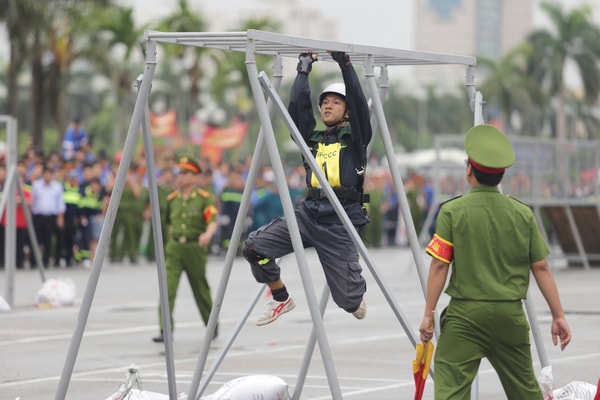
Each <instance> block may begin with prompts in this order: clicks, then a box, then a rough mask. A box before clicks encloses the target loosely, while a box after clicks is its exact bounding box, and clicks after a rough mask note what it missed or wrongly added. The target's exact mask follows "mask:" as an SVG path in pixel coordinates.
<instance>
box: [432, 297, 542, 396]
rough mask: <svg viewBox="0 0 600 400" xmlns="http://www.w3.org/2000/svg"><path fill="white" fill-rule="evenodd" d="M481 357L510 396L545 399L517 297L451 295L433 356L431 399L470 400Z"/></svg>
mask: <svg viewBox="0 0 600 400" xmlns="http://www.w3.org/2000/svg"><path fill="white" fill-rule="evenodd" d="M483 357H485V358H487V359H488V360H489V362H490V363H491V364H492V366H493V367H494V369H495V370H496V372H497V374H498V377H499V378H500V382H501V383H502V387H503V388H504V392H505V393H506V396H507V399H508V400H524V399H527V400H537V399H539V400H542V399H543V397H542V392H541V389H540V387H539V384H538V382H537V379H536V376H535V373H534V371H533V362H532V357H531V346H530V342H529V323H528V321H527V318H526V316H525V312H524V311H523V305H522V303H521V301H474V300H458V299H452V300H451V301H450V304H449V305H448V308H447V309H446V310H445V315H443V316H442V321H441V333H440V338H439V341H438V345H437V350H436V352H435V357H434V363H435V364H434V365H435V369H434V371H435V379H434V385H435V399H436V400H469V399H470V398H471V383H472V382H473V379H474V378H475V376H476V375H477V371H478V369H479V364H480V362H481V359H482V358H483Z"/></svg>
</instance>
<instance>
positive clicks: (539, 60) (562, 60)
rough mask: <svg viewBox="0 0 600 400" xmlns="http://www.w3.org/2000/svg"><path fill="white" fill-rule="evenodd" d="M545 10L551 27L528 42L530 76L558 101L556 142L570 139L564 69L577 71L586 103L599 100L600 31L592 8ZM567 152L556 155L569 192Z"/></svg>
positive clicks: (553, 6)
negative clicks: (568, 68) (530, 51)
mask: <svg viewBox="0 0 600 400" xmlns="http://www.w3.org/2000/svg"><path fill="white" fill-rule="evenodd" d="M541 7H542V10H543V11H544V12H545V13H546V14H547V15H548V17H549V18H550V21H551V23H552V27H551V29H538V30H535V31H534V32H532V33H531V34H530V35H529V37H528V39H529V41H530V42H531V44H532V49H533V52H532V54H531V57H530V58H529V63H528V73H529V74H530V75H531V76H532V77H533V79H535V80H536V81H537V82H538V83H539V84H540V85H541V87H542V88H543V89H544V90H545V91H546V92H547V93H548V96H550V97H551V98H553V99H555V101H556V104H557V105H556V127H555V129H556V138H557V139H558V140H559V141H561V142H564V141H565V140H566V137H567V111H566V102H567V97H568V90H567V86H566V82H565V68H566V65H567V63H568V62H572V64H573V65H574V66H575V67H576V69H577V71H578V73H579V76H580V78H581V80H582V82H585V85H584V100H585V101H586V102H588V103H593V102H595V101H596V100H597V98H598V93H599V90H600V76H599V71H598V64H597V63H598V60H600V30H599V29H598V27H596V26H595V25H594V24H593V23H592V21H591V14H592V11H591V8H590V7H589V6H581V7H579V8H574V9H572V10H571V11H569V12H565V10H564V9H563V7H562V6H561V5H560V4H556V3H554V2H548V1H546V2H544V3H542V5H541ZM565 151H566V148H562V149H560V150H559V152H558V154H557V159H558V162H559V165H558V179H559V183H561V186H562V187H563V189H564V190H567V187H568V183H567V179H568V177H567V166H566V163H565V162H566V154H564V152H565Z"/></svg>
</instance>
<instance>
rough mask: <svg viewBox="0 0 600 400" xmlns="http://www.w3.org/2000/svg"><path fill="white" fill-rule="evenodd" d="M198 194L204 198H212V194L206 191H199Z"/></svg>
mask: <svg viewBox="0 0 600 400" xmlns="http://www.w3.org/2000/svg"><path fill="white" fill-rule="evenodd" d="M198 194H199V195H200V196H202V197H210V192H208V191H207V190H204V189H198Z"/></svg>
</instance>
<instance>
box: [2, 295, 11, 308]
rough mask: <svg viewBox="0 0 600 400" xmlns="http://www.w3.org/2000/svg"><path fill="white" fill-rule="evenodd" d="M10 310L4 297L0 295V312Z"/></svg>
mask: <svg viewBox="0 0 600 400" xmlns="http://www.w3.org/2000/svg"><path fill="white" fill-rule="evenodd" d="M8 311H10V305H8V303H7V302H6V300H4V297H2V296H0V312H8Z"/></svg>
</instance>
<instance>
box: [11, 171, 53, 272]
mask: <svg viewBox="0 0 600 400" xmlns="http://www.w3.org/2000/svg"><path fill="white" fill-rule="evenodd" d="M15 183H16V185H17V190H18V191H19V195H20V196H21V199H23V201H24V199H25V193H24V192H23V185H21V181H20V180H19V177H17V178H16V182H15ZM23 212H24V214H25V220H26V221H27V233H28V234H29V240H30V241H31V252H32V253H33V256H34V257H35V263H36V265H37V269H38V270H39V271H40V277H41V278H42V283H44V282H46V275H45V273H44V262H43V261H42V252H41V251H40V245H39V244H38V241H37V235H36V234H35V229H34V227H33V218H32V216H31V210H29V207H27V205H25V204H24V206H23Z"/></svg>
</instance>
